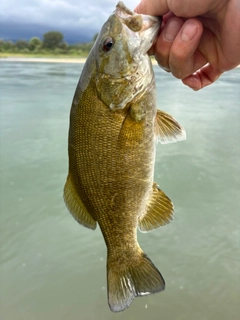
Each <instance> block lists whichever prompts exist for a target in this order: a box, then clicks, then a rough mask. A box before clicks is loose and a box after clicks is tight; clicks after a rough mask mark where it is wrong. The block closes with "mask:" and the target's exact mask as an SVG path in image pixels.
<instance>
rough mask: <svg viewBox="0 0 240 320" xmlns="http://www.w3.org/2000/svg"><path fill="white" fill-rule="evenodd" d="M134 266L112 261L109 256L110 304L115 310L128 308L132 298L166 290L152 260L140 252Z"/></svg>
mask: <svg viewBox="0 0 240 320" xmlns="http://www.w3.org/2000/svg"><path fill="white" fill-rule="evenodd" d="M137 261H139V263H137V264H135V263H134V266H132V265H131V262H130V261H129V264H127V265H126V266H124V264H119V266H118V267H116V263H111V258H109V257H108V263H107V280H108V304H109V307H110V309H111V311H113V312H118V311H123V310H124V309H126V308H128V307H129V305H130V304H131V302H132V300H133V299H134V298H135V297H138V296H144V295H149V294H151V293H156V292H159V291H162V290H164V288H165V282H164V279H163V277H162V275H161V273H160V272H159V271H158V269H157V268H156V267H155V266H154V264H153V263H152V261H151V260H150V259H149V258H148V257H147V256H146V255H145V254H144V253H143V252H141V253H140V256H139V257H138V259H137Z"/></svg>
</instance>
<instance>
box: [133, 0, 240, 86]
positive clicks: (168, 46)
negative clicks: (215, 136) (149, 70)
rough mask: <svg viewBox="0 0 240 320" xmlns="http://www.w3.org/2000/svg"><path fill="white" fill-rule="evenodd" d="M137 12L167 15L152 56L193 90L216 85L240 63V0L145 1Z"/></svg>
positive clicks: (143, 0)
mask: <svg viewBox="0 0 240 320" xmlns="http://www.w3.org/2000/svg"><path fill="white" fill-rule="evenodd" d="M135 11H136V12H137V13H142V14H150V15H155V16H161V15H163V23H162V26H161V32H160V34H159V36H158V38H157V40H156V43H155V44H154V46H153V48H152V49H151V52H150V53H151V54H155V58H156V60H157V61H158V63H159V65H160V66H161V67H162V68H163V69H164V70H166V71H168V72H171V73H172V74H173V75H174V76H175V77H176V78H179V79H182V82H183V83H184V84H185V85H187V86H189V87H190V88H192V89H194V90H199V89H201V88H203V87H205V86H207V85H209V84H212V83H213V82H214V81H216V80H217V79H218V78H219V76H220V75H221V74H222V73H223V72H225V71H227V70H231V69H233V68H235V67H236V66H238V65H239V64H240V1H239V0H201V1H199V0H141V2H140V4H139V5H138V6H137V7H136V9H135Z"/></svg>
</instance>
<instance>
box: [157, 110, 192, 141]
mask: <svg viewBox="0 0 240 320" xmlns="http://www.w3.org/2000/svg"><path fill="white" fill-rule="evenodd" d="M155 134H156V136H157V138H158V141H159V142H160V143H162V144H166V143H171V142H177V141H182V140H185V139H186V132H185V130H184V128H183V127H182V126H181V125H180V124H179V123H178V122H177V121H176V120H175V119H174V118H173V117H172V116H170V114H168V113H166V112H164V111H161V110H157V115H156V120H155Z"/></svg>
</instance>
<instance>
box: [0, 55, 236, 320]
mask: <svg viewBox="0 0 240 320" xmlns="http://www.w3.org/2000/svg"><path fill="white" fill-rule="evenodd" d="M81 69H82V65H79V64H58V63H56V64H51V63H22V62H18V63H17V62H16V63H14V62H6V61H1V62H0V70H1V71H0V99H1V100H0V101H1V109H0V133H1V140H0V156H1V157H0V177H1V186H0V188H1V190H0V204H1V215H0V219H1V233H0V243H1V252H0V259H1V263H0V268H1V273H0V304H1V306H0V319H1V320H42V319H44V320H66V319H68V320H75V319H81V320H90V319H99V320H101V319H104V320H108V319H132V320H134V319H138V320H143V319H146V318H147V319H149V320H153V319H163V320H181V319H182V320H192V319H194V320H208V319H209V320H215V319H216V320H225V319H231V320H235V319H238V318H239V314H240V305H239V301H240V234H239V230H240V215H239V214H240V193H239V191H240V144H239V137H240V69H235V70H232V71H231V72H228V73H226V74H224V75H223V76H222V78H221V79H220V80H219V81H217V82H216V84H214V85H212V86H210V87H208V88H206V89H204V90H201V91H200V92H193V91H191V90H190V89H189V88H187V87H185V86H183V85H182V84H181V82H180V81H178V80H175V79H173V78H172V77H171V76H170V75H168V74H166V73H165V72H163V71H161V70H160V69H159V68H157V67H156V69H155V71H156V78H157V87H158V88H157V92H158V106H159V108H161V109H163V110H165V111H167V112H169V113H170V114H172V115H173V116H174V117H175V118H176V119H177V120H178V121H179V122H180V123H181V124H182V125H183V126H184V127H185V129H186V131H187V140H186V141H185V142H181V143H177V144H170V145H160V144H159V145H158V147H157V157H156V159H157V160H156V170H155V180H156V181H157V182H158V183H159V184H160V186H161V188H162V189H163V190H164V191H165V192H166V194H167V195H168V196H169V197H170V198H171V199H172V200H173V202H174V204H175V209H176V212H175V220H174V221H173V222H172V223H171V224H169V225H168V226H165V227H163V228H161V229H157V230H155V231H153V232H150V233H147V234H141V233H139V242H140V244H141V246H142V248H143V249H144V250H145V252H146V253H147V254H148V255H149V257H151V259H152V260H153V262H154V263H155V265H156V266H157V267H158V268H159V270H160V271H161V273H162V274H163V276H164V278H165V280H166V284H167V286H166V291H165V292H162V293H159V294H156V295H151V296H147V297H143V298H138V299H135V301H134V302H133V303H132V305H131V306H130V308H129V309H128V310H126V311H125V312H124V313H119V314H112V313H111V312H110V311H109V309H108V305H107V298H106V294H107V291H106V275H105V264H106V248H105V244H104V241H103V238H102V236H101V233H100V231H99V229H97V230H96V231H94V232H93V231H90V230H88V229H85V228H83V227H81V226H79V225H78V224H77V223H76V222H75V220H74V219H73V218H72V217H71V215H70V214H69V213H68V211H67V209H66V207H65V205H64V203H63V199H62V189H63V185H64V182H65V178H66V174H67V134H68V117H69V109H70V105H71V100H72V97H73V93H74V90H75V87H76V84H77V81H78V78H79V74H80V71H81Z"/></svg>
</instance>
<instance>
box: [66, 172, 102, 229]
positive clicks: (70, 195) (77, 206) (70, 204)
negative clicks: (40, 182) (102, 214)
mask: <svg viewBox="0 0 240 320" xmlns="http://www.w3.org/2000/svg"><path fill="white" fill-rule="evenodd" d="M63 197H64V201H65V203H66V206H67V208H68V210H69V211H70V213H71V214H72V215H73V217H74V218H75V219H76V220H77V221H78V222H79V223H80V224H82V225H83V226H85V227H87V228H90V229H93V230H94V229H96V227H97V223H96V221H95V220H94V219H93V217H92V216H91V214H90V213H89V212H88V211H87V209H86V208H85V206H84V204H83V203H82V201H81V199H80V197H79V195H78V192H77V190H76V187H75V185H74V183H73V182H72V178H71V176H70V175H68V177H67V181H66V184H65V186H64V194H63Z"/></svg>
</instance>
